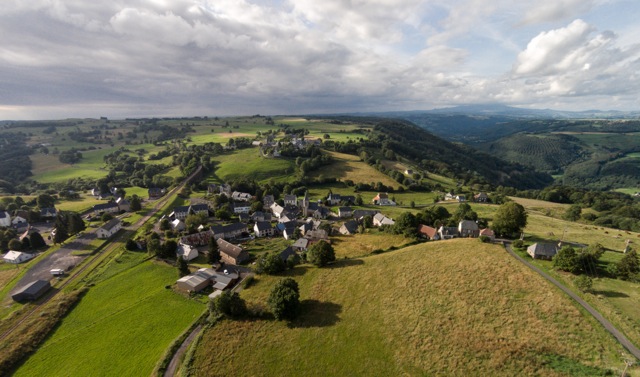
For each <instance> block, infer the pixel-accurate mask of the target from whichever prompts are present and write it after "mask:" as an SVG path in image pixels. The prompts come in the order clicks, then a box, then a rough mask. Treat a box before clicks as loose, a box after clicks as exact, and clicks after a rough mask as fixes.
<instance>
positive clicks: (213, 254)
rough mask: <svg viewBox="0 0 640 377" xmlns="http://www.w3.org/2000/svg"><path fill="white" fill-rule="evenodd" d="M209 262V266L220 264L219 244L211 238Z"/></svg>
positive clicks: (208, 253)
mask: <svg viewBox="0 0 640 377" xmlns="http://www.w3.org/2000/svg"><path fill="white" fill-rule="evenodd" d="M207 262H209V264H217V263H218V262H220V250H218V243H217V242H216V239H215V238H213V237H210V238H209V245H208V252H207Z"/></svg>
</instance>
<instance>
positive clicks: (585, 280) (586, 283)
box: [573, 275, 593, 292]
mask: <svg viewBox="0 0 640 377" xmlns="http://www.w3.org/2000/svg"><path fill="white" fill-rule="evenodd" d="M573 282H574V284H575V285H576V287H577V288H578V289H579V290H580V291H582V292H589V291H591V288H592V287H593V279H591V278H590V277H589V276H587V275H580V276H578V277H577V278H576V279H575V280H574V281H573Z"/></svg>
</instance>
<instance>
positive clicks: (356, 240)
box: [331, 229, 410, 259]
mask: <svg viewBox="0 0 640 377" xmlns="http://www.w3.org/2000/svg"><path fill="white" fill-rule="evenodd" d="M331 242H332V244H333V247H334V250H335V253H336V258H337V259H342V258H357V257H363V256H366V255H369V254H371V252H372V251H374V250H377V249H380V250H387V249H389V248H391V247H401V246H403V245H404V244H406V243H408V242H410V240H408V239H406V238H404V237H403V236H402V235H396V234H389V233H383V232H380V231H378V229H370V230H368V231H367V233H364V234H362V233H358V234H354V235H352V236H343V235H340V236H334V237H331Z"/></svg>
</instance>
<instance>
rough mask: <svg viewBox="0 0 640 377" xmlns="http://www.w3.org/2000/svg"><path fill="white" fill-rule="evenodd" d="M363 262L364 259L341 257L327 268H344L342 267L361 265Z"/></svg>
mask: <svg viewBox="0 0 640 377" xmlns="http://www.w3.org/2000/svg"><path fill="white" fill-rule="evenodd" d="M363 264H364V261H363V260H362V259H339V260H337V261H335V262H334V263H332V264H330V265H328V266H327V268H342V267H351V266H360V265H363Z"/></svg>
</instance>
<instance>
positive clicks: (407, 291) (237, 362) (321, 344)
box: [191, 240, 623, 376]
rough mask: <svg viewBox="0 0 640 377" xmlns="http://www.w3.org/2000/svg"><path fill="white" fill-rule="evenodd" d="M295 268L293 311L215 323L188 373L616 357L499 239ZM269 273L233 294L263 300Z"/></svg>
mask: <svg viewBox="0 0 640 377" xmlns="http://www.w3.org/2000/svg"><path fill="white" fill-rule="evenodd" d="M294 275H297V276H298V277H297V278H296V280H297V281H298V282H299V284H300V287H301V298H302V300H303V301H302V308H303V312H302V315H301V316H300V317H299V318H298V319H297V320H295V321H293V322H292V323H289V324H288V323H285V322H277V321H273V320H266V319H261V320H258V319H256V320H245V321H224V322H222V323H219V324H217V325H216V326H215V327H213V328H211V329H209V330H207V331H206V332H205V334H204V336H203V338H202V340H201V342H200V345H199V347H198V349H197V350H196V353H195V358H194V364H193V366H192V370H191V372H192V373H191V375H205V374H211V373H214V374H217V375H228V374H231V373H234V374H237V373H240V374H253V375H264V376H271V375H278V376H292V375H305V376H320V375H322V376H326V375H349V376H358V375H363V376H364V375H366V376H372V375H379V376H389V375H436V374H442V373H444V374H451V375H534V374H535V375H561V373H560V372H556V369H555V368H556V367H555V366H554V365H551V364H550V363H548V361H547V359H545V357H543V355H552V356H553V355H556V356H557V357H559V358H561V360H563V361H564V364H566V363H567V362H569V363H571V364H572V365H574V366H575V365H578V366H585V367H591V368H595V369H594V370H598V371H602V370H603V369H605V368H609V367H616V368H620V367H621V366H622V365H623V362H622V360H621V358H620V356H619V352H620V350H621V348H620V346H619V345H617V344H616V343H615V342H614V340H613V339H612V338H611V337H610V336H609V335H607V334H606V333H605V332H604V330H603V329H602V328H601V327H600V326H599V325H598V324H597V323H596V322H595V320H593V319H591V318H588V317H585V316H583V315H582V313H581V312H580V311H579V310H578V309H577V308H576V307H575V306H574V305H573V304H572V303H571V301H570V300H569V299H568V298H567V297H565V296H564V295H563V294H561V293H559V292H558V291H557V290H555V289H554V288H553V287H551V286H550V285H549V284H547V283H546V282H545V281H543V280H542V278H541V277H539V276H537V275H536V274H534V273H533V272H531V271H529V270H528V269H527V268H526V267H524V266H522V265H521V264H519V263H518V262H517V261H515V260H513V259H511V258H510V257H509V256H508V255H506V254H505V253H504V250H503V249H501V248H500V247H499V246H493V245H486V244H481V243H479V242H478V241H477V240H454V241H451V242H432V243H426V244H421V245H416V246H411V247H408V248H406V249H402V250H397V251H394V252H390V253H385V254H381V255H375V256H371V257H366V258H363V259H356V260H346V261H341V262H339V263H337V265H336V266H334V267H332V268H326V269H317V268H311V267H308V266H301V267H299V270H298V271H297V272H295V271H294ZM276 280H277V278H274V277H265V276H259V277H257V278H256V283H255V284H254V285H253V286H252V287H251V288H249V289H247V290H244V291H243V292H242V296H243V297H244V298H245V299H246V300H247V301H248V302H249V304H250V305H251V306H253V307H256V306H260V305H264V302H265V300H266V297H267V295H268V292H269V290H270V288H271V287H272V285H273V284H274V282H275V281H276ZM221 344H224V345H225V346H224V347H220V345H221ZM212 371H215V372H212Z"/></svg>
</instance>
